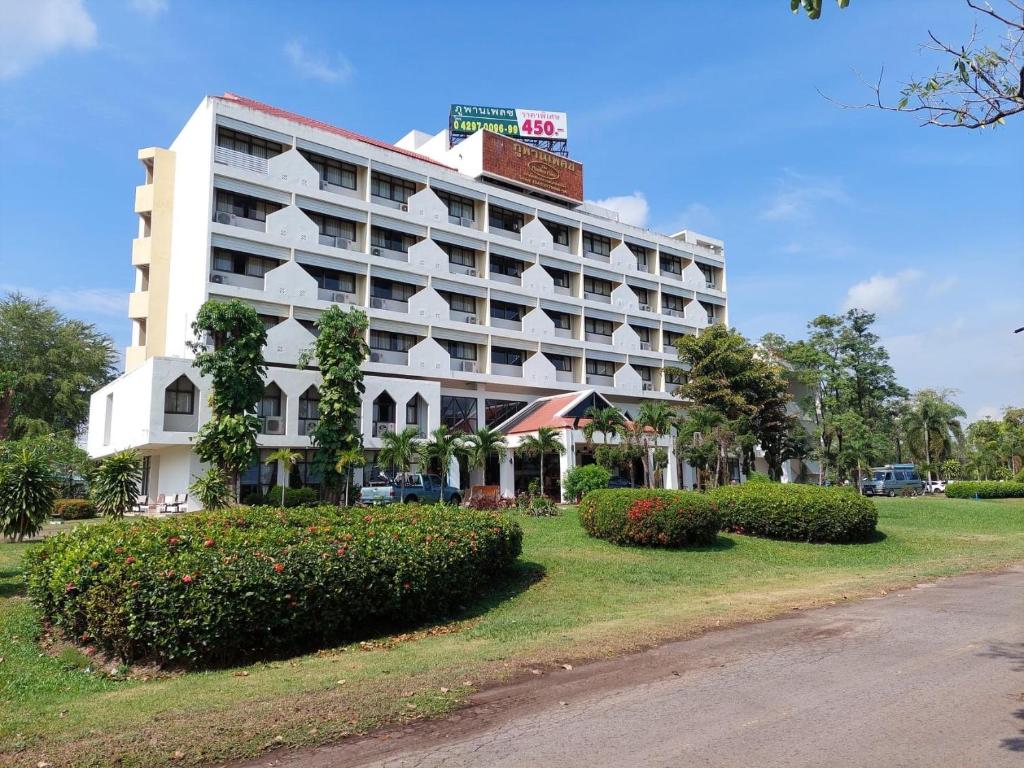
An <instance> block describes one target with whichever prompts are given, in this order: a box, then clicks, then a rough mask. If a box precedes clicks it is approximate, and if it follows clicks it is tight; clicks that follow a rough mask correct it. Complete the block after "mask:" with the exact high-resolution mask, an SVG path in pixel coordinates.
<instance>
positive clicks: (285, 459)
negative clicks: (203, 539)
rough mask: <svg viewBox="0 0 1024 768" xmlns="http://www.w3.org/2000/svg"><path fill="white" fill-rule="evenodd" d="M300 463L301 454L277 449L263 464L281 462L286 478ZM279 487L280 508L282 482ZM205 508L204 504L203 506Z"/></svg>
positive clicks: (287, 449) (282, 497)
mask: <svg viewBox="0 0 1024 768" xmlns="http://www.w3.org/2000/svg"><path fill="white" fill-rule="evenodd" d="M300 461H302V454H301V453H297V452H296V451H293V450H292V449H291V448H278V449H277V450H276V451H271V452H270V455H269V456H267V458H266V459H265V460H264V462H263V463H264V464H277V462H281V466H282V467H283V468H284V475H285V476H286V477H290V476H291V472H292V467H294V466H295V465H296V464H298V463H299V462H300ZM280 486H281V506H282V507H283V506H284V482H281V483H280ZM203 506H205V504H204V505H203Z"/></svg>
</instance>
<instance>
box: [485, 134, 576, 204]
mask: <svg viewBox="0 0 1024 768" xmlns="http://www.w3.org/2000/svg"><path fill="white" fill-rule="evenodd" d="M483 172H484V173H485V174H487V175H489V176H497V177H499V178H501V179H505V180H507V181H510V182H512V183H514V184H519V185H523V186H528V187H532V188H533V189H536V190H538V191H540V192H544V193H546V194H549V195H554V196H556V197H559V198H562V199H565V200H570V201H572V202H577V203H580V202H583V164H582V163H577V162H576V161H575V160H570V159H569V158H567V157H562V156H560V155H556V154H554V153H553V152H547V151H545V150H543V149H540V148H538V147H535V146H533V145H531V144H524V143H523V142H522V141H516V140H514V139H512V138H511V137H508V136H503V135H501V134H499V133H498V132H496V131H490V130H485V131H484V134H483Z"/></svg>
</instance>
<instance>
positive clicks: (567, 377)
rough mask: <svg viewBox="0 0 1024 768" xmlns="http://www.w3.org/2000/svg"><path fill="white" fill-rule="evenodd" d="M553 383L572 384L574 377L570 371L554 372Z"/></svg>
mask: <svg viewBox="0 0 1024 768" xmlns="http://www.w3.org/2000/svg"><path fill="white" fill-rule="evenodd" d="M555 381H560V382H562V383H563V384H572V383H573V382H575V381H576V377H575V376H573V373H572V371H557V370H556V371H555Z"/></svg>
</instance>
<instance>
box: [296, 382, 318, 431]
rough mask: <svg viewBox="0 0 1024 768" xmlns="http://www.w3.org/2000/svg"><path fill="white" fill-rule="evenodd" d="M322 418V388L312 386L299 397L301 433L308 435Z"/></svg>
mask: <svg viewBox="0 0 1024 768" xmlns="http://www.w3.org/2000/svg"><path fill="white" fill-rule="evenodd" d="M319 418H320V390H318V389H317V388H316V387H310V388H309V389H307V390H306V391H305V392H304V393H303V394H302V396H301V397H300V398H299V434H300V435H308V434H309V433H310V431H311V429H312V427H313V425H315V423H316V421H317V419H319Z"/></svg>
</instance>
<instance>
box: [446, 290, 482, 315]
mask: <svg viewBox="0 0 1024 768" xmlns="http://www.w3.org/2000/svg"><path fill="white" fill-rule="evenodd" d="M441 296H442V298H444V299H445V300H446V301H447V302H448V307H449V308H450V309H452V310H454V311H456V312H467V313H469V314H471V315H475V314H476V298H474V297H473V296H464V295H463V294H461V293H448V292H447V291H445V292H443V293H442V294H441Z"/></svg>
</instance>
